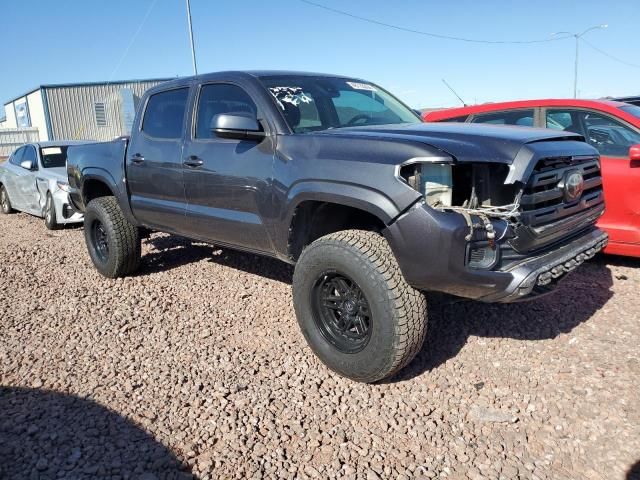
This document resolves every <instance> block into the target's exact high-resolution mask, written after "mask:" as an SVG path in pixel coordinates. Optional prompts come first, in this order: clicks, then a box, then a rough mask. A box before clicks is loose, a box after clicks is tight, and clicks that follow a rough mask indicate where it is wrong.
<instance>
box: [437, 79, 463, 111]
mask: <svg viewBox="0 0 640 480" xmlns="http://www.w3.org/2000/svg"><path fill="white" fill-rule="evenodd" d="M442 83H444V84H445V85H446V86H447V88H448V89H449V90H451V92H453V94H454V95H455V96H456V97H458V100H460V101H461V102H462V105H464V106H465V107H466V106H467V104H466V103H465V101H464V100H462V98H461V97H460V95H458V93H457V92H456V91H455V90H454V89H453V87H452V86H451V85H449V84H448V83H447V81H446V80H445V79H444V78H443V79H442Z"/></svg>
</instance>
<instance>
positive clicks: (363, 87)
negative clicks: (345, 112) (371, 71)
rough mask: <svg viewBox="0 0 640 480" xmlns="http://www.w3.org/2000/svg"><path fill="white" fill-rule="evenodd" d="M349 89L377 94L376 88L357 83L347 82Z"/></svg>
mask: <svg viewBox="0 0 640 480" xmlns="http://www.w3.org/2000/svg"><path fill="white" fill-rule="evenodd" d="M347 85H349V86H350V87H351V88H353V89H355V90H368V91H370V92H377V91H378V90H376V87H374V86H373V85H369V84H368V83H358V82H347Z"/></svg>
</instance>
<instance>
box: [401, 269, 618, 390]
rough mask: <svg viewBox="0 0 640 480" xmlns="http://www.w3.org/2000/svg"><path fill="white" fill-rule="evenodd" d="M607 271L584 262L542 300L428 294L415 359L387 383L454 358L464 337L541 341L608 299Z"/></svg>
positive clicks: (578, 321)
mask: <svg viewBox="0 0 640 480" xmlns="http://www.w3.org/2000/svg"><path fill="white" fill-rule="evenodd" d="M612 285H613V279H612V274H611V271H610V270H609V268H608V266H607V264H606V263H605V262H604V261H603V260H602V259H596V260H595V261H592V262H589V263H586V264H584V265H583V266H582V267H580V269H579V270H578V271H577V272H574V273H573V274H571V275H570V276H568V277H567V278H566V279H565V280H564V281H563V282H561V283H560V285H559V286H558V288H557V290H556V291H555V292H553V293H551V294H549V295H547V296H545V297H541V298H538V299H534V300H531V301H529V302H523V303H512V304H485V303H480V302H474V301H470V300H461V299H457V298H454V297H450V296H446V295H440V294H430V295H429V296H428V298H429V326H428V329H427V338H426V340H425V343H424V346H423V347H422V350H421V351H420V352H419V353H418V355H417V356H416V358H415V360H414V361H413V362H411V363H410V364H409V365H408V366H407V367H405V368H404V369H403V370H401V371H400V372H399V374H398V375H396V376H395V377H393V378H392V379H391V382H399V381H403V380H408V379H411V378H413V377H416V376H418V375H421V374H422V373H424V372H426V371H429V370H431V369H434V368H437V367H438V366H439V365H441V364H442V363H444V362H446V361H447V360H449V359H450V358H453V357H455V356H456V355H457V354H458V352H460V350H461V349H462V348H463V347H464V345H465V344H466V343H467V339H468V338H469V336H472V335H474V336H478V337H502V338H513V339H517V340H533V341H536V340H545V339H552V338H555V337H557V336H558V335H560V334H562V333H568V332H570V331H571V330H573V329H574V328H575V327H577V326H578V325H580V324H581V323H583V322H585V321H587V320H589V319H590V318H591V317H592V316H593V314H594V313H595V312H597V311H598V310H599V309H600V308H602V306H603V305H604V304H605V303H607V301H608V300H609V299H610V298H611V297H612V295H613V292H612V291H611V286H612Z"/></svg>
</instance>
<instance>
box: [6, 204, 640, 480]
mask: <svg viewBox="0 0 640 480" xmlns="http://www.w3.org/2000/svg"><path fill="white" fill-rule="evenodd" d="M144 254H145V256H144V260H143V266H142V269H141V270H140V272H139V274H138V275H137V276H135V277H132V278H127V279H124V280H116V281H110V280H106V279H103V278H101V277H100V276H98V274H97V273H96V271H95V270H94V269H93V267H92V265H91V264H90V261H89V257H88V255H87V254H86V251H85V246H84V239H83V232H82V230H81V229H79V228H68V229H65V230H62V231H59V232H54V233H51V232H48V231H47V230H46V229H45V227H44V225H43V222H42V221H41V220H39V219H36V218H33V217H29V216H27V215H24V214H17V215H12V216H2V217H0V279H1V284H0V314H1V317H0V478H96V477H100V478H104V477H110V478H114V479H115V478H140V479H145V480H152V479H161V478H190V474H194V475H196V476H197V477H199V478H212V479H213V478H262V477H271V478H273V477H277V478H327V477H328V478H335V477H341V478H366V479H377V478H394V479H395V478H398V479H407V478H434V477H447V478H455V479H462V478H470V479H477V478H505V479H511V478H518V477H519V478H527V479H528V478H531V479H536V478H537V479H560V480H561V479H577V478H581V479H582V478H586V479H600V478H602V479H625V478H636V479H637V478H640V475H639V472H640V464H638V463H637V462H638V461H639V460H640V405H639V400H640V387H639V383H640V382H639V381H640V357H639V353H638V343H639V342H638V339H639V338H640V322H639V316H640V315H639V314H640V299H639V298H638V285H640V283H639V282H640V262H638V261H634V260H628V259H621V258H604V257H601V258H599V259H597V260H595V261H593V262H592V263H589V264H587V265H585V266H583V267H582V268H581V269H580V270H579V271H578V272H577V273H574V274H573V275H572V276H570V277H569V278H568V279H567V280H566V281H565V282H564V283H563V284H562V285H561V287H560V288H559V290H558V291H557V292H556V293H554V294H553V295H551V296H549V297H546V298H544V299H539V300H537V301H534V302H532V303H524V304H517V305H483V304H478V303H473V302H463V301H458V300H456V299H453V298H450V297H444V296H433V297H432V298H431V311H430V316H431V324H430V327H429V332H428V334H427V341H426V343H425V346H424V348H423V350H422V351H421V352H420V354H419V355H418V357H417V359H416V360H415V361H414V362H413V363H412V364H411V365H410V366H409V367H408V368H406V369H405V370H404V371H402V372H401V373H400V375H399V376H397V377H396V378H394V379H392V380H391V381H389V382H387V383H384V384H379V385H361V384H356V383H353V382H351V381H348V380H344V379H342V378H339V377H337V376H336V375H333V374H331V373H330V372H329V371H327V369H325V368H324V367H323V366H322V364H321V363H320V362H319V361H318V360H317V359H316V358H315V357H314V356H313V355H312V353H311V352H310V350H309V349H308V348H307V347H306V345H305V343H304V339H303V337H302V335H301V334H300V333H299V331H298V327H297V324H296V321H295V317H294V314H293V308H292V304H291V288H290V282H291V276H292V270H291V268H290V267H288V266H286V265H283V264H280V263H278V262H276V261H274V260H269V259H263V258H259V257H255V256H252V255H248V254H243V253H238V252H234V251H230V250H220V249H217V248H214V247H211V246H207V245H203V244H198V243H191V242H189V241H186V240H183V239H180V238H177V237H172V236H168V235H160V234H158V235H154V236H153V237H152V238H151V239H149V240H148V241H146V242H145V244H144Z"/></svg>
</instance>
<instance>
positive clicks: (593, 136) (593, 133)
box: [582, 112, 640, 158]
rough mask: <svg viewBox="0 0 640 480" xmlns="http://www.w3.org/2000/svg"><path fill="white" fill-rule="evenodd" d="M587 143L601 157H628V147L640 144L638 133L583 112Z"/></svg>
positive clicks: (604, 118) (601, 116)
mask: <svg viewBox="0 0 640 480" xmlns="http://www.w3.org/2000/svg"><path fill="white" fill-rule="evenodd" d="M582 115H583V117H582V118H583V122H584V128H585V130H586V135H585V136H586V138H587V141H588V142H589V143H590V144H591V145H593V146H594V147H596V149H597V150H598V151H599V152H600V154H601V155H605V156H612V157H625V158H626V157H628V155H629V147H631V146H632V145H635V144H638V143H640V133H638V132H637V131H635V130H633V129H631V128H630V127H628V126H626V125H624V124H622V123H620V122H617V121H616V120H614V119H612V118H610V117H607V116H605V115H600V114H599V113H594V112H583V113H582Z"/></svg>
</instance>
